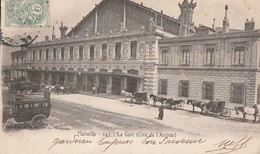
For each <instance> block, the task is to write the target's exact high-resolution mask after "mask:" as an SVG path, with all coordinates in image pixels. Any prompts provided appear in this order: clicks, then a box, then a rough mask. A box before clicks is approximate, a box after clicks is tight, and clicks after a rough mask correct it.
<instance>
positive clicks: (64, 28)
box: [60, 22, 68, 38]
mask: <svg viewBox="0 0 260 154" xmlns="http://www.w3.org/2000/svg"><path fill="white" fill-rule="evenodd" d="M67 30H68V27H67V26H63V22H61V26H60V37H61V38H65V37H66V31H67Z"/></svg>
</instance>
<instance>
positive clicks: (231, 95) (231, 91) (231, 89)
mask: <svg viewBox="0 0 260 154" xmlns="http://www.w3.org/2000/svg"><path fill="white" fill-rule="evenodd" d="M233 86H234V85H233V84H231V86H230V103H234V102H233V100H234V99H233V97H234V96H233V93H234V87H233Z"/></svg>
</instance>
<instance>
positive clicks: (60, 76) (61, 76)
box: [59, 73, 65, 85]
mask: <svg viewBox="0 0 260 154" xmlns="http://www.w3.org/2000/svg"><path fill="white" fill-rule="evenodd" d="M64 80H65V74H64V73H61V74H59V84H60V85H64Z"/></svg>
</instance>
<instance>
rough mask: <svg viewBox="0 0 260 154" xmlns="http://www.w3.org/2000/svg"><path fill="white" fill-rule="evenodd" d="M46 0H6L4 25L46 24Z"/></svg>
mask: <svg viewBox="0 0 260 154" xmlns="http://www.w3.org/2000/svg"><path fill="white" fill-rule="evenodd" d="M48 5H49V3H48V0H6V5H5V6H6V10H5V15H6V26H12V27H16V26H17V27H27V26H29V27H30V26H48V23H49V7H48Z"/></svg>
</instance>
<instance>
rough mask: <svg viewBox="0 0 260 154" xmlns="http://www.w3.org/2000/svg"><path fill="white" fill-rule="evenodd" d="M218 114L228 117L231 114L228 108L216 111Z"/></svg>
mask: <svg viewBox="0 0 260 154" xmlns="http://www.w3.org/2000/svg"><path fill="white" fill-rule="evenodd" d="M217 115H218V116H223V117H230V116H231V111H230V109H226V108H225V109H223V111H221V112H219V113H217Z"/></svg>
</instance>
